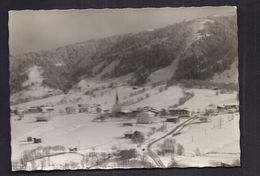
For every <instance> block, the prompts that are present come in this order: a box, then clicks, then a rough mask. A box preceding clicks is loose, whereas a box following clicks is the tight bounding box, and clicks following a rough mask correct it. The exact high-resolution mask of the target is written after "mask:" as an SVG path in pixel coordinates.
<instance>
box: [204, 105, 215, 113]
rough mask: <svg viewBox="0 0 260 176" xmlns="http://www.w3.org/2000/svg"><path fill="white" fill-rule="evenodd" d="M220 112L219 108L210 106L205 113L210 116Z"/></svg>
mask: <svg viewBox="0 0 260 176" xmlns="http://www.w3.org/2000/svg"><path fill="white" fill-rule="evenodd" d="M217 112H218V109H217V106H216V105H213V104H210V105H208V106H207V107H206V109H205V113H206V114H208V115H210V114H216V113H217Z"/></svg>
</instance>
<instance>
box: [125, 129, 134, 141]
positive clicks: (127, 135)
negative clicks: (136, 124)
mask: <svg viewBox="0 0 260 176" xmlns="http://www.w3.org/2000/svg"><path fill="white" fill-rule="evenodd" d="M124 136H125V138H129V139H132V137H133V136H134V132H133V131H126V132H125V133H124Z"/></svg>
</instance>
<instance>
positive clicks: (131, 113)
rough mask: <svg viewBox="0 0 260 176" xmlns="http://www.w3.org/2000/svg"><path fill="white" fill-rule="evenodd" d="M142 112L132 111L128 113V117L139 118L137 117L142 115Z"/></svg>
mask: <svg viewBox="0 0 260 176" xmlns="http://www.w3.org/2000/svg"><path fill="white" fill-rule="evenodd" d="M140 112H141V111H139V110H133V111H130V112H129V113H128V115H127V116H128V117H137V115H138V114H139V113H140Z"/></svg>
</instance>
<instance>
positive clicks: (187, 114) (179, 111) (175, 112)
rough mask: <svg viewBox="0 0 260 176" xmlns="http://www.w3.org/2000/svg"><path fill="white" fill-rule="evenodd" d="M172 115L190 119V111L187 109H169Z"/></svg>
mask: <svg viewBox="0 0 260 176" xmlns="http://www.w3.org/2000/svg"><path fill="white" fill-rule="evenodd" d="M168 111H169V113H170V115H172V116H179V117H190V113H191V112H190V111H189V110H187V109H176V108H171V107H169V108H168Z"/></svg>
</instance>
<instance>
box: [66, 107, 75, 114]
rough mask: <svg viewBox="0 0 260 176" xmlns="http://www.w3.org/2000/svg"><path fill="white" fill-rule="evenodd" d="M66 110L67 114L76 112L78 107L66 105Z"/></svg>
mask: <svg viewBox="0 0 260 176" xmlns="http://www.w3.org/2000/svg"><path fill="white" fill-rule="evenodd" d="M65 111H66V113H67V114H75V113H76V109H75V108H74V107H72V106H68V107H66V108H65Z"/></svg>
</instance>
